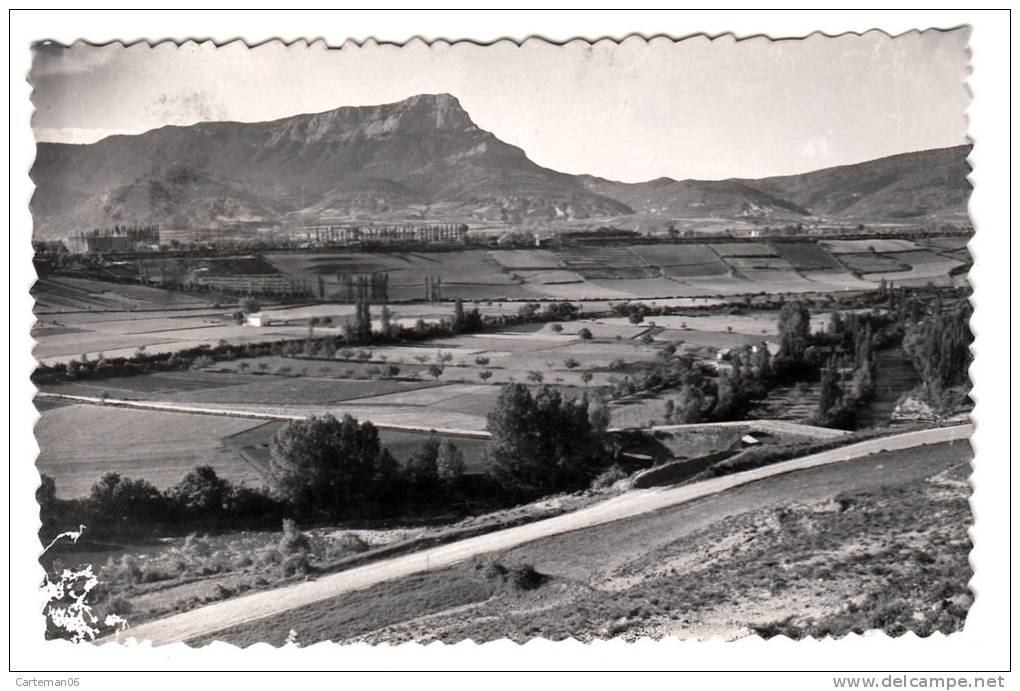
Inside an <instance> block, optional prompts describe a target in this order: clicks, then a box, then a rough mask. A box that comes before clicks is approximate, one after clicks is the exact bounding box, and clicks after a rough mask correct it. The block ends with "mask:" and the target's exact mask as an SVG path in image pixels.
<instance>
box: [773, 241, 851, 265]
mask: <svg viewBox="0 0 1020 691" xmlns="http://www.w3.org/2000/svg"><path fill="white" fill-rule="evenodd" d="M772 249H773V250H775V252H776V254H777V255H778V256H780V257H782V258H783V259H785V260H786V261H788V262H789V263H790V264H791V265H792V266H793V268H794V269H796V270H798V271H824V270H825V269H839V268H840V265H839V262H837V261H836V260H835V259H833V258H832V255H830V254H829V253H828V252H826V251H825V249H824V248H823V247H822V246H821V245H819V244H818V243H816V242H775V243H772Z"/></svg>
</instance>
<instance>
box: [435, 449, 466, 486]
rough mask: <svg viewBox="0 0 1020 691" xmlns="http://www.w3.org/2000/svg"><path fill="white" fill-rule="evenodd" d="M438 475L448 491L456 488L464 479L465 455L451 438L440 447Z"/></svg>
mask: <svg viewBox="0 0 1020 691" xmlns="http://www.w3.org/2000/svg"><path fill="white" fill-rule="evenodd" d="M436 474H437V476H438V478H439V482H440V483H442V485H443V486H444V487H445V488H446V489H447V491H450V490H452V489H454V488H456V486H457V485H458V484H460V481H461V478H462V477H464V453H463V452H462V451H461V450H460V449H459V448H457V445H456V444H454V443H453V441H452V440H450V439H449V438H446V439H443V441H442V443H441V444H440V445H439V453H438V456H437V458H436Z"/></svg>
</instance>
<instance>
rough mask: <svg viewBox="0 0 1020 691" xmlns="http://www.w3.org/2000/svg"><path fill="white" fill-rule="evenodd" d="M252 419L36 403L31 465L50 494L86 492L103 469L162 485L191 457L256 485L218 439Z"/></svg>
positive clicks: (190, 463) (254, 476)
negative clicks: (35, 450) (46, 480)
mask: <svg viewBox="0 0 1020 691" xmlns="http://www.w3.org/2000/svg"><path fill="white" fill-rule="evenodd" d="M259 424H261V421H259V420H242V419H238V418H230V417H214V416H209V415H188V414H184V413H166V412H156V411H140V410H130V409H126V408H112V407H103V406H95V405H67V406H60V407H56V408H52V409H48V410H43V411H42V417H41V418H40V420H39V422H38V423H37V424H36V428H35V434H36V440H37V441H38V443H39V458H38V460H37V461H36V467H37V468H38V469H39V472H41V473H45V474H47V475H49V476H50V477H52V478H53V479H54V480H55V481H56V484H57V493H58V495H59V496H61V497H66V498H71V497H79V496H82V495H85V494H88V492H89V488H90V487H92V485H93V484H94V483H95V482H96V481H97V480H99V478H100V477H101V476H102V475H103V474H104V473H120V474H121V475H122V476H124V477H131V478H144V479H146V480H148V481H149V482H151V483H152V484H154V485H156V487H158V488H161V489H163V488H166V487H170V486H172V485H175V484H177V482H179V481H180V480H181V478H182V477H184V475H185V474H187V473H188V471H190V470H191V469H192V468H194V467H195V466H196V465H210V466H212V467H213V468H215V469H216V472H217V473H218V474H220V475H221V476H222V477H225V478H228V479H230V480H231V481H236V482H246V483H248V484H251V485H261V484H262V483H263V478H262V476H261V475H260V474H259V473H258V472H257V471H256V470H255V469H254V468H253V467H251V466H250V465H248V464H247V463H246V462H245V461H244V460H243V459H242V458H241V457H240V456H239V455H238V454H236V453H235V452H233V451H231V450H229V449H227V448H226V447H224V446H223V445H222V443H221V442H222V440H223V439H224V438H225V437H228V436H230V435H233V434H237V433H239V432H243V431H245V430H248V429H251V428H252V427H256V426H258V425H259ZM184 430H186V432H184Z"/></svg>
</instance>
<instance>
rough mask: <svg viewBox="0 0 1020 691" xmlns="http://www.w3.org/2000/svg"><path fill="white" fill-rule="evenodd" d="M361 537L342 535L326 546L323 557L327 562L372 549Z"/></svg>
mask: <svg viewBox="0 0 1020 691" xmlns="http://www.w3.org/2000/svg"><path fill="white" fill-rule="evenodd" d="M371 547H372V546H371V545H370V544H368V543H367V542H366V541H365V540H364V539H363V538H362V537H361V536H360V535H357V534H356V533H341V534H340V535H338V536H337V537H336V538H334V539H333V540H330V541H329V544H328V545H327V546H326V549H325V553H324V554H323V557H324V558H325V559H327V560H335V559H343V558H345V557H349V556H351V555H352V554H361V553H362V552H367V551H368V550H369V549H371Z"/></svg>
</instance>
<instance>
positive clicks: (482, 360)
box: [475, 355, 489, 367]
mask: <svg viewBox="0 0 1020 691" xmlns="http://www.w3.org/2000/svg"><path fill="white" fill-rule="evenodd" d="M475 364H476V365H478V366H479V367H486V366H488V364H489V358H487V357H485V356H482V355H479V356H478V357H476V358H475Z"/></svg>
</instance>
